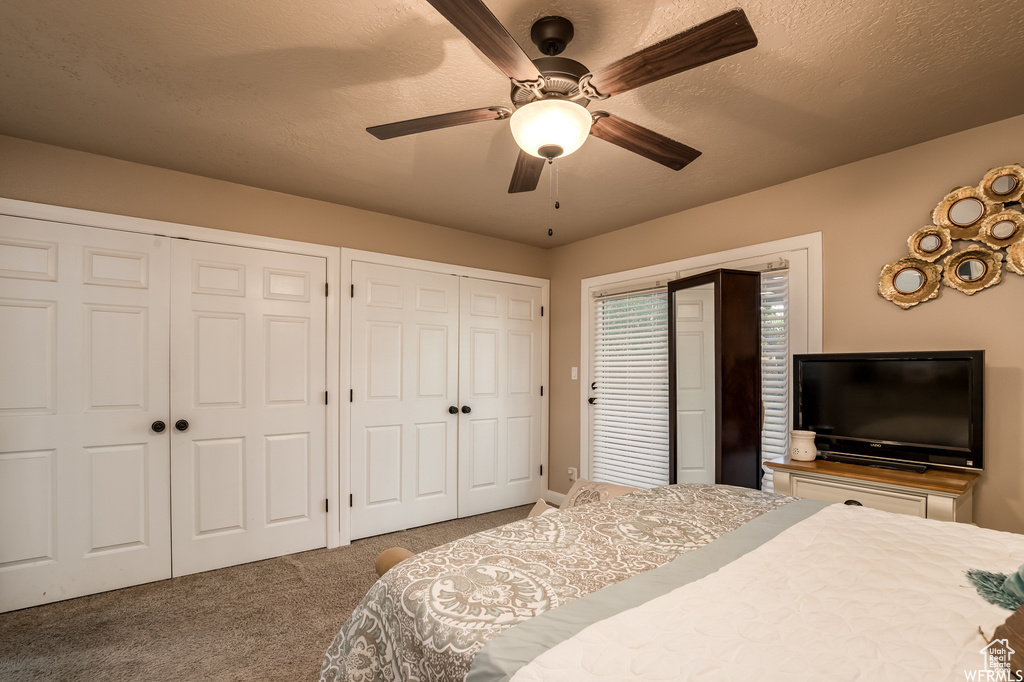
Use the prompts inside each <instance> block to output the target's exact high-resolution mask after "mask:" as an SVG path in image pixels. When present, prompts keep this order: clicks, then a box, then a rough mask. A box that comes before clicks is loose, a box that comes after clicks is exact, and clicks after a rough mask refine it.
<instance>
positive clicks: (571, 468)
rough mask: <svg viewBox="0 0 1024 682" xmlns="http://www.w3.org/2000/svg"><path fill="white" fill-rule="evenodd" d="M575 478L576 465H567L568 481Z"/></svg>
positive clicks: (570, 481)
mask: <svg viewBox="0 0 1024 682" xmlns="http://www.w3.org/2000/svg"><path fill="white" fill-rule="evenodd" d="M576 478H577V473H576V467H569V483H575V482H576Z"/></svg>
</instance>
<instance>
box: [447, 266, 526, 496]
mask: <svg viewBox="0 0 1024 682" xmlns="http://www.w3.org/2000/svg"><path fill="white" fill-rule="evenodd" d="M461 300H462V306H461V322H460V334H461V347H460V354H459V362H460V367H461V369H460V372H459V376H460V382H461V383H460V391H459V393H460V398H461V402H462V404H463V405H465V406H467V407H469V408H470V412H468V413H466V412H463V413H461V414H460V417H459V420H460V424H459V472H460V473H459V516H472V515H474V514H480V513H483V512H488V511H494V510H496V509H505V508H507V507H512V506H515V505H520V504H526V503H528V502H534V501H536V500H537V498H538V497H540V496H541V495H542V494H543V492H544V489H545V484H544V479H543V476H542V475H541V472H540V466H541V414H542V402H541V401H542V398H541V395H540V390H541V377H542V352H543V349H542V345H541V340H542V322H541V316H540V306H541V293H540V289H539V288H538V287H531V286H525V285H521V284H509V283H506V282H494V281H490V280H480V279H474V278H469V277H464V278H462V280H461Z"/></svg>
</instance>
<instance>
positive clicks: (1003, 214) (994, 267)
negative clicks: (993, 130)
mask: <svg viewBox="0 0 1024 682" xmlns="http://www.w3.org/2000/svg"><path fill="white" fill-rule="evenodd" d="M1022 198H1024V166H1021V164H1019V163H1017V164H1012V165H1009V166H1000V167H998V168H993V169H991V170H989V171H988V172H987V173H985V177H983V178H982V179H981V182H980V183H978V185H977V186H976V187H957V188H955V189H953V190H951V191H950V192H949V193H948V194H947V195H946V196H945V197H943V198H942V201H940V202H939V205H938V206H936V207H935V209H934V210H933V211H932V223H933V224H932V225H928V226H926V227H923V228H921V229H920V230H918V231H917V232H914V233H913V234H912V235H910V237H909V238H908V239H907V248H908V251H909V255H908V256H906V257H904V258H900V259H899V260H896V261H893V262H892V263H887V264H886V265H885V266H884V267H883V268H882V272H881V275H880V276H879V282H878V294H879V296H882V297H883V298H885V299H886V300H889V301H892V302H893V303H895V304H896V305H898V306H900V307H901V308H903V309H904V310H906V309H907V308H910V307H912V306H915V305H917V304H918V303H924V302H925V301H930V300H932V299H933V298H936V297H937V296H938V295H939V290H940V283H941V284H943V285H945V286H947V287H950V288H953V289H956V290H957V291H960V292H963V293H964V294H967V295H968V296H971V295H974V294H976V293H977V292H979V291H982V290H984V289H987V288H989V287H991V286H995V285H996V284H998V283H999V282H1000V280H1001V279H1002V269H1003V261H1004V260H1005V261H1006V269H1007V270H1009V271H1010V272H1013V273H1015V274H1018V275H1024V207H1022V205H1021V199H1022ZM972 242H973V243H972Z"/></svg>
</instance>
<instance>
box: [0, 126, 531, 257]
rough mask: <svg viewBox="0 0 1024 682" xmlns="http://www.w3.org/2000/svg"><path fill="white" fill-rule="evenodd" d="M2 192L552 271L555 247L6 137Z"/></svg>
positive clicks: (0, 152) (0, 149) (0, 144)
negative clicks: (550, 266)
mask: <svg viewBox="0 0 1024 682" xmlns="http://www.w3.org/2000/svg"><path fill="white" fill-rule="evenodd" d="M0 196H2V197H5V198H8V199H20V200H22V201H34V202H38V203H41V204H53V205H55V206H67V207H70V208H81V209H87V210H90V211H103V212H105V213H115V214H118V215H127V216H133V217H136V218H150V219H153V220H165V221H169V222H173V223H182V224H185V225H198V226H201V227H210V228H216V229H219V230H231V231H234V232H248V233H251V234H258V235H263V236H269V237H280V238H283V239H294V240H297V241H303V242H312V243H315V244H328V245H330V246H347V247H350V248H354V249H364V250H366V251H377V252H380V253H390V254H394V255H398V256H407V257H411V258H422V259H425V260H432V261H439V262H442V263H451V264H454V265H465V266H470V267H478V268H485V269H489V270H498V271H501V272H512V273H516V274H520V275H530V276H533V277H547V276H548V259H549V252H548V251H547V250H545V249H539V248H537V247H533V246H526V245H523V244H516V243H513V242H509V241H505V240H503V239H495V238H493V237H484V236H481V235H475V234H471V233H469V232H463V231H460V230H453V229H450V228H447V227H439V226H437V225H430V224H427V223H421V222H417V221H414V220H406V219H404V218H395V217H393V216H387V215H383V214H380V213H373V212H371V211H363V210H360V209H356V208H350V207H348V206H341V205H338V204H331V203H328V202H325V201H316V200H313V199H305V198H302V197H297V196H293V195H290V194H282V193H280V192H271V191H269V190H264V189H257V188H255V187H247V186H245V185H238V184H235V183H231V182H223V181H221V180H211V179H210V178H204V177H200V176H198V175H189V174H188V173H179V172H177V171H170V170H165V169H162V168H154V167H153V166H144V165H141V164H137V163H129V162H127V161H119V160H117V159H112V158H110V157H106V156H98V155H95V154H87V153H84V152H77V151H72V150H70V149H64V148H61V147H54V146H51V145H45V144H39V143H36V142H29V141H26V140H21V139H17V138H13V137H6V136H2V135H0Z"/></svg>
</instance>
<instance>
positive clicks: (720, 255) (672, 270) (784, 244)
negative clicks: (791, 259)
mask: <svg viewBox="0 0 1024 682" xmlns="http://www.w3.org/2000/svg"><path fill="white" fill-rule="evenodd" d="M792 251H805V252H806V256H807V273H806V276H807V280H806V302H807V320H806V322H807V326H806V330H805V331H806V347H807V350H806V351H805V352H807V353H818V352H821V344H822V336H823V332H822V329H823V321H822V320H823V309H824V304H823V300H824V299H823V294H822V279H823V276H822V272H823V268H822V233H821V232H809V233H807V234H801V235H797V236H794V237H785V238H783V239H776V240H774V241H770V242H761V243H757V244H749V245H747V246H741V247H738V248H735V249H728V250H725V251H717V252H715V253H708V254H703V255H700V256H691V257H689V258H682V259H678V260H674V261H668V262H665V263H658V264H656V265H648V266H644V267H641V268H633V269H630V270H623V271H621V272H611V273H607V274H604V275H597V276H595V277H587V278H585V279H582V280H580V377H581V378H582V379H583V380H581V381H580V394H579V406H580V408H579V409H580V424H579V427H580V443H579V446H580V453H579V456H580V469H579V475H580V477H581V478H589V477H590V475H591V471H590V467H591V453H590V450H591V439H590V431H591V411H590V409H589V407H590V405H589V403H588V402H587V399H588V398H589V397H590V382H591V380H590V379H589V377H590V373H591V367H592V365H593V360H592V357H591V356H592V337H593V329H594V319H593V294H594V293H595V292H596V291H599V290H602V289H607V288H612V289H617V288H619V287H623V288H624V289H626V290H628V289H638V288H644V287H648V286H651V285H652V283H653V282H654V281H655V280H665V283H666V284H667V283H668V281H669V280H673V279H679V278H680V277H685V276H687V275H694V274H697V273H699V272H701V271H702V270H714V269H717V268H732V267H740V263H742V262H744V261H748V260H752V259H760V258H766V259H769V260H770V259H772V258H773V257H777V256H779V255H783V253H784V252H792Z"/></svg>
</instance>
